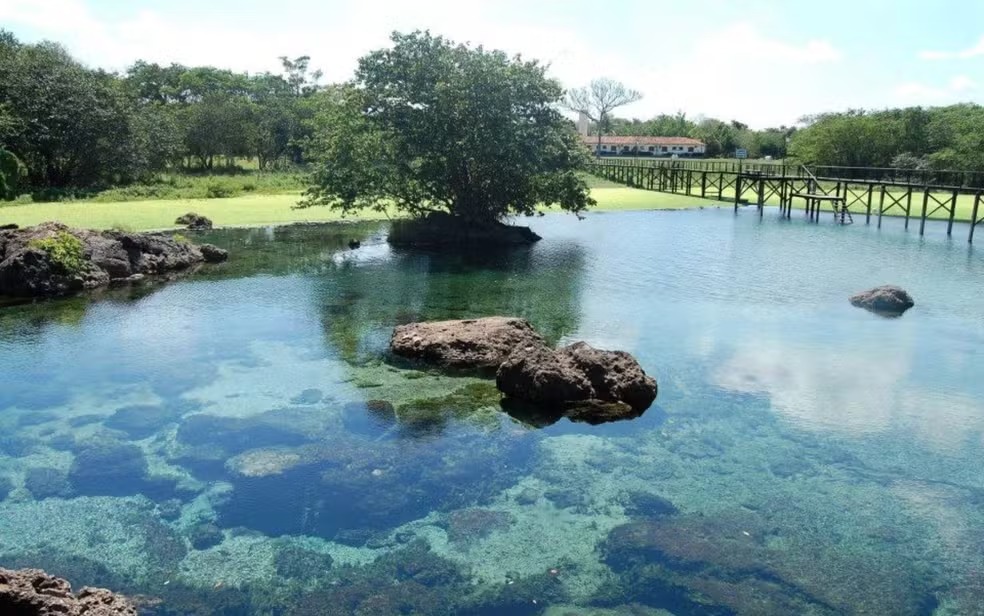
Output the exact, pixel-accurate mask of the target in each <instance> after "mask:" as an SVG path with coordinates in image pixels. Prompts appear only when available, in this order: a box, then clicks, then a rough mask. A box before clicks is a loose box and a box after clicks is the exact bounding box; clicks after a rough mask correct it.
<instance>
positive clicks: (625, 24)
mask: <svg viewBox="0 0 984 616" xmlns="http://www.w3.org/2000/svg"><path fill="white" fill-rule="evenodd" d="M0 26H2V27H4V28H7V29H9V30H12V31H13V32H14V33H15V34H17V35H18V36H19V37H20V38H21V39H23V40H26V41H35V40H39V39H50V40H55V41H59V42H61V43H63V44H64V45H65V46H66V47H68V49H69V50H70V51H71V52H72V53H73V54H74V55H75V56H76V57H78V58H79V59H81V60H83V61H84V62H86V63H88V64H90V65H93V66H100V67H104V68H107V69H112V70H120V69H123V68H125V67H126V66H127V65H128V64H130V63H132V62H133V61H134V60H136V59H138V58H142V59H147V60H150V61H156V62H165V63H166V62H181V63H185V64H211V65H215V66H222V67H228V68H234V69H237V70H248V71H265V70H277V68H278V62H277V57H278V56H281V55H290V56H296V55H301V54H307V55H310V56H311V57H312V64H313V66H315V67H317V68H320V69H322V70H323V71H324V73H325V80H326V81H341V80H344V79H346V78H348V77H349V76H350V75H351V72H352V69H353V68H354V66H355V61H356V59H357V58H358V57H359V56H360V55H362V54H363V53H365V52H366V51H367V50H370V49H374V48H377V47H380V46H383V45H385V44H386V42H387V36H388V34H389V33H390V32H391V31H393V30H410V29H415V28H429V29H430V30H431V31H432V32H435V33H439V34H443V35H446V36H448V37H450V38H453V39H456V40H462V41H471V42H474V43H482V44H484V45H486V46H488V47H497V48H501V49H505V50H507V51H510V52H513V53H522V54H523V55H525V56H529V57H535V58H538V59H541V60H543V61H546V62H549V63H550V65H551V71H552V73H553V75H554V76H555V77H557V78H558V79H560V80H561V81H562V82H563V83H564V84H565V85H566V86H577V85H582V84H584V83H586V82H588V81H589V80H591V79H592V78H594V77H599V76H608V77H613V78H616V79H619V80H621V81H624V82H625V83H626V84H628V85H630V86H632V87H634V88H636V89H638V90H640V91H642V92H643V93H644V95H645V97H644V98H643V100H642V101H640V102H638V103H635V104H634V105H632V106H631V107H626V108H624V109H623V110H622V113H621V115H625V116H635V117H643V118H645V117H649V116H652V115H654V114H656V113H661V112H667V113H672V112H676V111H678V110H682V111H685V112H687V114H688V115H690V116H699V115H706V116H712V117H719V118H722V119H728V120H730V119H737V120H740V121H743V122H746V123H748V124H750V125H752V126H754V127H765V126H770V125H779V124H792V123H794V122H795V121H796V120H797V119H798V118H799V117H801V116H803V115H805V114H809V113H816V112H821V111H830V110H840V109H846V108H849V107H866V108H879V107H888V106H903V105H917V104H918V105H940V104H948V103H953V102H961V101H973V102H984V2H982V1H980V0H976V1H971V0H962V1H961V0H937V1H935V2H928V1H926V0H922V1H919V2H916V1H913V0H895V1H887V0H854V1H846V0H827V1H826V2H803V1H800V0H795V1H793V0H786V1H783V2H779V1H770V0H741V1H728V2H726V1H724V0H672V1H671V0H640V1H635V0H612V1H609V2H601V1H594V2H584V1H581V0H568V1H566V2H559V1H553V0H546V1H540V2H536V1H534V0H525V1H523V2H520V1H515V0H435V1H432V2H409V1H400V0H373V1H364V2H335V1H332V0H278V1H277V2H270V1H269V0H263V1H254V0H235V1H233V0H166V1H165V0H144V1H140V0H0Z"/></svg>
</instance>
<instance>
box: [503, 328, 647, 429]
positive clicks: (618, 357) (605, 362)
mask: <svg viewBox="0 0 984 616" xmlns="http://www.w3.org/2000/svg"><path fill="white" fill-rule="evenodd" d="M496 385H497V386H498V388H499V389H500V390H501V391H502V392H503V393H504V394H506V396H508V397H510V398H515V399H518V400H525V401H528V402H533V403H536V404H542V405H547V406H560V407H564V408H565V409H566V410H565V412H564V414H565V415H567V416H569V417H571V418H572V419H574V420H577V421H586V422H589V423H601V422H605V421H615V420H617V419H626V418H632V417H637V416H639V415H640V414H642V412H644V411H645V410H646V409H648V408H649V406H650V405H652V403H653V401H654V400H655V399H656V391H657V388H656V381H655V379H653V378H652V377H650V376H647V375H646V372H645V371H644V370H643V369H642V367H641V366H640V365H639V362H637V361H636V360H635V358H633V357H632V356H631V355H629V354H628V353H625V352H624V351H602V350H598V349H595V348H593V347H591V346H589V345H588V344H586V343H584V342H577V343H575V344H572V345H570V346H567V347H564V348H561V349H557V350H551V349H549V348H547V347H545V346H540V347H537V346H528V347H524V348H518V349H517V350H516V351H515V352H514V353H513V354H512V355H511V356H510V357H509V358H508V359H507V360H506V361H505V362H503V363H502V365H501V366H499V370H498V372H497V373H496Z"/></svg>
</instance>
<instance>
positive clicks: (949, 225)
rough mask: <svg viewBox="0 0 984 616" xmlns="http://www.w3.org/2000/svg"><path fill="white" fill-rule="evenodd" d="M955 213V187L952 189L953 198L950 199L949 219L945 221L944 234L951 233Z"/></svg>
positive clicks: (949, 235) (950, 234)
mask: <svg viewBox="0 0 984 616" xmlns="http://www.w3.org/2000/svg"><path fill="white" fill-rule="evenodd" d="M956 215H957V189H956V188H954V189H953V198H952V199H951V200H950V220H948V221H947V223H946V236H947V237H951V236H952V235H953V218H954V217H955V216H956Z"/></svg>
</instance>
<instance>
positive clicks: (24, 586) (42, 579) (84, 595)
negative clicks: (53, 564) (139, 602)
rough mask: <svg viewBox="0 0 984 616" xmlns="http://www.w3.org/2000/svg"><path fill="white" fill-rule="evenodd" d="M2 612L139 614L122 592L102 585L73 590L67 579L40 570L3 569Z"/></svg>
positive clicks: (24, 615)
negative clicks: (106, 588) (104, 587)
mask: <svg viewBox="0 0 984 616" xmlns="http://www.w3.org/2000/svg"><path fill="white" fill-rule="evenodd" d="M0 614H10V615H12V616H136V615H137V610H136V608H135V607H134V606H133V604H132V603H130V601H128V600H127V599H126V598H124V597H123V596H121V595H117V594H115V593H113V592H110V591H108V590H105V589H102V588H88V587H86V588H83V589H82V590H80V591H79V592H77V593H74V594H73V593H72V586H71V584H69V583H68V582H67V581H65V580H63V579H61V578H56V577H54V576H52V575H48V574H47V573H45V572H44V571H41V570H40V569H21V570H19V571H11V570H9V569H0Z"/></svg>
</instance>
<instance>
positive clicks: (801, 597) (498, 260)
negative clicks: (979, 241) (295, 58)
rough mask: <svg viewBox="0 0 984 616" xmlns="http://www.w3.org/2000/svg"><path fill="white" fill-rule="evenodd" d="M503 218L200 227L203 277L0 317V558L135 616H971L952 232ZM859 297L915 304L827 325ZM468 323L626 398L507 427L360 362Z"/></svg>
mask: <svg viewBox="0 0 984 616" xmlns="http://www.w3.org/2000/svg"><path fill="white" fill-rule="evenodd" d="M529 224H531V225H532V226H533V227H534V229H535V230H536V231H537V232H539V233H540V234H541V235H543V237H544V239H543V241H542V242H540V243H539V244H538V245H537V246H535V247H533V248H532V249H529V250H516V251H511V252H504V253H493V254H481V255H466V256H456V257H449V256H441V255H436V254H426V253H415V252H400V251H394V250H391V249H390V248H389V247H388V246H387V245H386V244H385V241H384V238H385V236H384V233H385V226H384V225H378V224H357V225H334V226H331V225H329V226H298V227H283V228H278V229H252V230H228V231H216V232H213V233H210V234H209V235H208V236H206V237H205V238H203V239H207V240H208V241H212V242H214V243H216V244H219V245H221V246H224V247H226V248H229V249H230V251H231V252H232V255H233V256H232V260H231V261H230V262H229V263H228V264H226V265H223V266H219V267H215V268H211V269H205V270H202V271H200V272H198V273H197V274H196V275H194V276H192V277H189V278H186V279H183V280H180V281H177V282H173V283H170V284H167V285H163V286H148V287H144V288H140V289H128V290H117V291H110V292H106V293H103V294H101V295H99V296H94V297H89V298H76V299H70V300H64V301H54V302H45V303H38V304H32V305H21V306H8V307H5V308H3V309H0V384H2V387H0V409H2V410H0V499H3V497H4V496H5V499H3V500H2V503H0V565H3V566H8V567H10V566H35V567H42V568H45V569H48V570H50V571H52V572H53V573H57V574H59V575H62V576H65V577H68V578H69V579H71V580H72V581H73V582H74V583H75V584H76V585H81V584H98V585H104V586H110V587H112V588H115V589H119V590H123V591H125V592H128V593H131V594H137V595H140V596H141V601H142V603H143V605H144V607H145V609H147V610H148V611H149V612H150V613H160V614H247V613H255V614H335V613H338V614H349V613H354V614H431V613H461V614H467V613H472V614H538V613H548V614H594V613H597V614H617V613H626V614H629V613H631V614H650V613H653V614H655V613H664V614H665V613H667V612H672V613H675V614H730V613H739V614H793V613H805V614H836V613H858V614H860V613H864V614H969V613H980V612H981V609H982V608H981V605H982V604H984V549H982V548H984V473H982V472H981V463H980V460H981V457H982V453H984V451H982V450H984V378H981V372H980V370H981V363H979V362H980V360H981V350H982V349H984V345H982V342H984V320H982V316H981V315H982V314H984V295H982V292H981V291H982V286H981V282H980V279H981V276H982V275H984V260H982V254H981V253H980V252H979V250H975V249H972V248H969V247H968V246H967V245H966V243H965V239H964V238H966V229H964V228H958V229H957V230H956V231H955V235H954V238H955V239H953V240H947V239H946V238H945V236H944V235H943V228H942V226H938V225H930V227H929V228H928V233H927V236H926V238H924V239H920V238H919V237H918V235H916V234H915V233H913V232H909V233H906V232H904V231H902V229H901V228H900V227H901V225H900V224H899V223H898V222H897V221H886V225H885V227H884V228H883V229H882V230H881V231H878V230H876V229H875V228H873V227H864V226H862V225H855V226H853V227H849V228H842V227H838V226H834V225H832V224H830V222H829V220H825V221H824V223H823V224H820V225H809V224H807V223H805V222H803V221H800V220H793V221H791V222H785V221H780V220H778V219H777V218H776V216H775V213H774V212H767V213H766V216H765V218H764V219H762V220H760V219H759V218H758V216H756V215H755V214H754V213H753V212H751V211H746V212H742V213H740V214H739V215H738V216H734V215H733V214H732V213H731V212H730V211H729V210H704V211H690V212H664V213H658V212H640V213H619V214H596V215H591V216H589V217H588V219H587V220H584V221H581V222H578V221H577V220H575V219H573V218H568V217H560V216H547V217H544V218H537V219H533V220H530V221H529ZM352 238H360V239H361V240H362V243H363V247H362V248H361V249H359V250H357V251H349V250H347V249H346V248H345V244H346V242H347V241H348V240H349V239H352ZM884 283H895V284H899V285H902V286H903V287H905V288H907V289H908V290H909V291H910V292H911V293H912V294H913V296H914V297H915V299H916V301H917V305H916V307H915V308H914V309H913V310H911V311H910V312H909V313H907V314H906V315H905V316H903V317H902V318H900V319H892V320H889V319H883V318H880V317H876V316H874V315H871V314H869V313H867V312H865V311H863V310H859V309H856V308H853V307H851V306H850V305H849V304H848V302H847V299H846V298H847V297H848V295H850V294H851V293H853V292H855V291H857V290H861V289H864V288H868V287H871V286H875V285H878V284H884ZM489 314H509V315H519V316H524V317H527V318H528V319H530V320H531V321H532V322H533V323H534V325H535V326H536V327H537V328H538V329H539V330H540V331H542V332H543V333H544V334H545V335H547V336H548V337H549V338H550V339H551V341H553V342H558V343H561V342H570V341H575V340H586V341H588V342H589V343H591V344H593V345H596V346H599V347H604V348H619V349H625V350H628V351H630V352H632V353H633V354H635V355H636V356H637V357H638V359H639V360H640V362H641V363H642V364H643V366H644V367H645V368H646V369H647V370H648V371H649V372H650V373H652V374H654V375H655V376H656V377H657V379H658V381H659V385H660V393H659V398H658V400H657V403H656V405H654V406H653V408H651V409H650V410H649V411H648V412H647V413H646V414H645V415H644V416H642V417H641V418H639V419H637V420H634V421H631V422H623V423H614V424H607V425H602V426H587V425H582V424H572V423H570V422H567V421H566V420H561V421H560V422H558V423H555V424H553V425H549V426H538V425H535V422H532V421H529V420H526V419H524V418H511V417H509V416H508V415H506V414H505V413H503V412H502V411H501V410H499V409H498V407H497V402H496V394H495V391H494V387H492V386H491V385H490V384H489V383H487V382H483V381H480V380H478V379H470V378H452V377H447V376H441V375H439V374H435V373H431V372H427V371H421V370H415V369H413V368H412V367H408V366H403V365H399V364H395V363H392V362H390V361H388V360H387V358H386V355H385V350H386V345H387V341H388V336H389V332H390V331H391V329H392V327H393V325H394V324H397V323H402V322H408V321H413V320H419V319H438V318H459V317H469V316H481V315H489ZM370 401H371V402H370ZM367 402H368V403H369V404H367ZM384 402H385V403H388V404H385V403H384ZM389 405H392V409H394V410H392V411H391V410H390V408H391V407H390V406H389Z"/></svg>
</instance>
